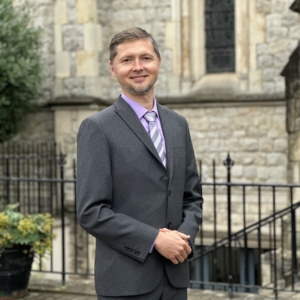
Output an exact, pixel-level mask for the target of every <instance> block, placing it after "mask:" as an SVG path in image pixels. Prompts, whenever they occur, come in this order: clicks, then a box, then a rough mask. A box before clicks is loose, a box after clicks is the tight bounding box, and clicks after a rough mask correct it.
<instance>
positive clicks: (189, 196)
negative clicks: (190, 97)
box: [177, 122, 203, 258]
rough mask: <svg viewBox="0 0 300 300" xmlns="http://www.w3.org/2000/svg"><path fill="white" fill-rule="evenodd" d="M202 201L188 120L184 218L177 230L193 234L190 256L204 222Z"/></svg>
mask: <svg viewBox="0 0 300 300" xmlns="http://www.w3.org/2000/svg"><path fill="white" fill-rule="evenodd" d="M202 203H203V198H202V191H201V186H200V179H199V174H198V171H197V165H196V160H195V154H194V150H193V146H192V141H191V136H190V132H189V127H188V124H187V122H186V174H185V188H184V195H183V220H182V224H181V225H180V226H179V228H178V229H177V230H178V231H179V232H182V233H185V234H187V235H190V236H191V238H190V244H191V247H192V250H193V251H192V253H191V255H190V256H189V258H191V257H192V255H193V252H194V249H195V238H196V234H197V232H198V231H199V225H200V224H201V223H202Z"/></svg>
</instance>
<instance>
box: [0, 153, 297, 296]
mask: <svg viewBox="0 0 300 300" xmlns="http://www.w3.org/2000/svg"><path fill="white" fill-rule="evenodd" d="M33 152H34V151H32V153H31V154H29V153H28V154H26V155H25V154H24V153H23V154H22V155H20V154H11V153H10V154H9V155H8V154H4V155H3V154H2V156H0V157H2V158H1V159H2V165H1V167H0V186H1V189H0V195H3V197H4V201H3V200H2V204H1V206H2V208H3V207H4V205H5V204H6V203H12V202H20V203H21V210H23V211H24V212H25V213H27V212H36V211H38V212H44V211H48V212H50V213H52V214H53V215H54V216H55V218H56V222H55V225H54V231H55V232H56V234H57V238H56V240H55V242H54V244H53V252H52V254H51V255H50V257H49V259H48V260H43V261H36V262H35V264H34V267H33V270H34V271H36V272H43V273H45V276H50V275H51V276H54V275H55V276H58V277H59V278H61V280H62V283H63V284H64V283H65V282H66V280H68V277H69V276H83V277H89V276H93V274H94V266H93V260H94V251H95V240H94V238H93V237H91V236H90V235H88V234H87V233H86V232H85V231H84V230H83V229H82V228H81V227H80V226H79V225H78V222H77V219H76V213H75V212H76V207H75V200H76V199H75V197H76V195H75V189H76V164H75V161H73V164H67V165H66V158H65V156H64V155H63V154H61V153H60V154H58V151H57V149H56V151H53V152H51V151H48V152H47V154H46V155H44V156H43V155H41V154H38V153H35V154H34V153H33ZM35 152H38V151H35ZM0 153H1V152H0ZM42 160H44V161H43V162H42ZM50 165H51V166H50ZM54 165H55V166H54ZM224 165H225V166H224V168H226V169H227V180H226V181H224V182H216V165H215V163H214V162H213V164H212V178H213V180H212V182H201V184H202V189H203V195H204V199H205V203H204V213H203V215H204V220H203V225H202V226H201V228H200V231H199V235H198V237H197V238H196V245H197V246H196V251H195V253H194V258H193V259H192V260H191V261H190V276H191V287H192V288H201V289H221V290H227V291H228V292H229V294H230V295H231V296H232V294H233V293H234V292H251V293H258V292H259V291H260V290H262V289H264V290H266V291H270V292H272V293H274V294H275V296H276V297H278V293H279V292H280V291H287V290H288V291H293V292H300V288H298V289H297V282H298V271H299V267H298V265H299V261H298V257H297V249H298V246H299V245H300V241H299V239H298V238H297V235H298V234H297V233H298V231H297V220H300V219H299V217H298V214H299V209H298V208H299V206H300V203H299V202H297V201H298V200H300V185H295V184H259V183H233V182H231V172H232V171H233V172H234V168H232V166H233V161H232V160H231V158H230V157H229V155H228V157H227V159H226V160H225V161H224ZM34 166H35V167H34ZM199 166H200V168H199V169H200V178H202V171H201V170H202V167H201V161H200V162H199ZM66 173H67V174H72V175H71V177H70V178H68V177H66V176H65V174H66ZM62 208H63V209H62ZM51 278H52V277H51Z"/></svg>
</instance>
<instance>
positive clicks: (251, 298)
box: [23, 279, 300, 300]
mask: <svg viewBox="0 0 300 300" xmlns="http://www.w3.org/2000/svg"><path fill="white" fill-rule="evenodd" d="M29 289H30V294H29V295H28V296H26V297H25V298H23V299H24V300H97V298H96V295H95V292H94V283H93V281H92V280H85V279H79V280H78V279H77V280H71V281H68V284H67V285H66V286H61V285H60V284H59V282H57V281H56V282H54V281H49V280H31V282H30V285H29ZM263 293H264V294H262V295H257V294H243V293H239V294H238V293H235V294H234V298H233V299H234V300H243V299H247V300H271V299H275V297H274V296H273V295H271V294H270V293H268V292H266V291H263ZM188 295H189V296H188V300H221V299H222V300H229V299H230V298H229V297H228V293H224V292H220V291H210V290H206V291H202V290H189V291H188ZM278 299H279V300H284V299H289V300H300V294H295V293H289V292H284V293H280V296H279V298H278ZM153 300H155V299H153Z"/></svg>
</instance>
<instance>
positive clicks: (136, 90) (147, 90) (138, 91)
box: [125, 86, 153, 96]
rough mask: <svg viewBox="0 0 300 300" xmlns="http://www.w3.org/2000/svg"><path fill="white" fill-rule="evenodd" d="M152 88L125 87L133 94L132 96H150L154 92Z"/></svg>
mask: <svg viewBox="0 0 300 300" xmlns="http://www.w3.org/2000/svg"><path fill="white" fill-rule="evenodd" d="M152 88H153V87H152V86H148V87H146V88H134V87H125V90H126V91H128V92H129V93H131V94H132V95H140V96H143V95H148V94H149V93H150V92H151V91H152Z"/></svg>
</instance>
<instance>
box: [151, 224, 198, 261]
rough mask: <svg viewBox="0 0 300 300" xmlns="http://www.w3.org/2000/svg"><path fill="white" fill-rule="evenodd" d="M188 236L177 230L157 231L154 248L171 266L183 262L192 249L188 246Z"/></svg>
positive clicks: (164, 229) (163, 229) (162, 229)
mask: <svg viewBox="0 0 300 300" xmlns="http://www.w3.org/2000/svg"><path fill="white" fill-rule="evenodd" d="M189 239H190V236H189V235H186V234H184V233H181V232H179V231H177V230H169V229H167V228H161V229H159V233H158V235H157V237H156V240H155V242H154V248H155V249H156V250H157V251H158V252H159V253H160V254H161V255H162V256H164V257H165V258H167V259H169V260H170V261H171V262H172V263H173V264H175V265H177V264H178V263H182V262H184V261H185V260H186V259H187V257H188V256H189V254H190V253H191V252H192V249H191V247H190V245H189Z"/></svg>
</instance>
